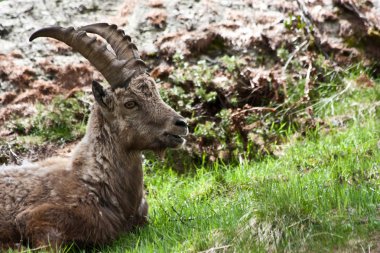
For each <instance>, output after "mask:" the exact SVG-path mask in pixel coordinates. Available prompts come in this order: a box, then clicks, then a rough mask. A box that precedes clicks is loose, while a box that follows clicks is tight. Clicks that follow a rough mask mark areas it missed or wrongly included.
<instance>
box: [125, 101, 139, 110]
mask: <svg viewBox="0 0 380 253" xmlns="http://www.w3.org/2000/svg"><path fill="white" fill-rule="evenodd" d="M136 105H137V104H136V102H135V101H129V102H126V103H125V104H124V106H125V108H127V109H132V108H133V107H135V106H136Z"/></svg>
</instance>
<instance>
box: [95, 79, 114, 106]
mask: <svg viewBox="0 0 380 253" xmlns="http://www.w3.org/2000/svg"><path fill="white" fill-rule="evenodd" d="M92 93H93V94H94V97H95V100H96V102H97V103H98V104H99V105H100V106H101V107H103V108H106V109H111V108H112V105H111V101H110V99H109V96H108V94H107V92H106V91H105V90H104V89H103V86H101V85H100V84H99V83H98V82H97V81H92Z"/></svg>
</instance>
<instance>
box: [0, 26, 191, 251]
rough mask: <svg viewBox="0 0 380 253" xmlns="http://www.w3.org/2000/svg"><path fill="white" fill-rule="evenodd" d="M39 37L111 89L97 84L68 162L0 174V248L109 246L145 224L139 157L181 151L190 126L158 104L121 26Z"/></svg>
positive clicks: (52, 30)
mask: <svg viewBox="0 0 380 253" xmlns="http://www.w3.org/2000/svg"><path fill="white" fill-rule="evenodd" d="M87 33H94V34H97V35H99V36H101V37H103V38H104V39H105V40H106V41H107V42H108V44H109V45H110V46H111V47H112V49H113V50H110V49H108V48H107V43H104V42H103V41H100V40H97V39H96V38H95V37H90V36H88V35H87ZM38 37H51V38H54V39H57V40H60V41H62V42H64V43H66V44H67V45H69V46H71V47H72V48H73V49H74V50H76V51H78V52H79V53H80V54H82V55H83V56H84V57H85V58H87V59H88V60H89V61H90V62H91V64H92V65H94V66H95V68H96V69H97V70H99V71H100V73H101V74H102V75H103V76H104V78H105V79H106V80H107V82H108V83H109V84H110V87H107V88H103V87H102V85H100V84H99V83H97V82H95V81H94V82H93V84H92V92H93V95H94V97H95V104H94V106H93V109H92V112H91V114H90V117H89V121H88V125H87V130H86V134H85V136H84V137H83V139H82V140H81V141H80V143H79V144H78V145H77V146H76V148H75V149H74V150H73V152H72V155H71V157H70V158H69V159H64V158H49V159H47V160H44V161H41V162H37V163H34V164H33V163H30V164H24V165H21V166H13V165H12V166H4V167H2V168H0V248H8V247H13V246H12V245H19V244H20V242H21V243H23V244H28V245H29V246H31V247H41V246H45V245H52V246H55V247H59V246H60V245H65V244H68V243H76V244H78V245H83V247H87V246H90V247H91V246H96V245H104V244H107V243H109V242H110V241H112V240H113V239H115V238H117V237H118V236H119V235H120V234H121V233H125V232H128V231H131V230H132V229H133V228H135V227H137V226H141V225H144V224H145V223H146V222H147V212H148V204H147V202H146V200H145V193H144V184H143V170H142V151H144V150H153V151H155V152H158V153H162V152H163V151H164V150H165V149H167V148H179V147H181V146H182V145H183V144H184V142H185V140H184V138H183V136H185V135H187V133H188V126H187V124H186V121H185V120H184V118H183V117H181V116H180V115H179V114H178V113H176V112H175V111H174V110H173V109H172V108H170V107H169V106H168V105H167V104H166V103H165V102H164V101H163V100H162V99H161V97H160V95H159V93H158V91H157V88H156V86H155V81H154V80H153V79H152V78H151V77H150V76H149V74H148V73H147V67H146V65H145V63H144V62H143V61H142V60H141V59H140V56H139V53H138V50H137V48H136V46H135V45H134V44H133V43H131V38H130V37H129V36H127V35H125V34H124V32H123V31H122V30H120V29H117V26H116V25H108V24H105V23H98V24H92V25H88V26H83V27H80V28H78V29H74V28H72V27H69V28H63V27H58V26H55V27H47V28H43V29H40V30H38V31H36V32H35V33H33V34H32V36H31V37H30V41H32V40H34V39H36V38H38Z"/></svg>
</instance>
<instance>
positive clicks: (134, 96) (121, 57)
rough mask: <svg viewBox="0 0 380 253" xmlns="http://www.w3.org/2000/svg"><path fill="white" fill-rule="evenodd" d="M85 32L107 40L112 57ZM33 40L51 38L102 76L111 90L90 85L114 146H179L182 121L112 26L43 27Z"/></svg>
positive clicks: (124, 37) (127, 41) (127, 40)
mask: <svg viewBox="0 0 380 253" xmlns="http://www.w3.org/2000/svg"><path fill="white" fill-rule="evenodd" d="M86 32H89V33H95V34H98V35H99V36H101V37H103V38H104V39H106V40H107V42H108V43H109V44H110V46H111V47H112V49H113V51H114V52H111V51H110V50H108V49H107V45H106V44H105V43H103V42H101V41H99V40H97V39H96V38H95V37H89V36H87V34H86ZM37 37H51V38H55V39H57V40H60V41H62V42H64V43H66V44H67V45H69V46H71V47H72V48H73V49H74V50H76V51H78V52H79V53H80V54H82V55H83V56H84V57H86V58H87V59H88V60H89V61H90V62H91V63H92V65H94V66H95V67H96V68H97V69H98V70H99V71H100V73H102V75H103V76H104V77H105V79H106V80H107V81H108V83H109V84H110V87H108V88H103V87H102V86H101V85H100V84H99V83H97V82H95V81H94V82H93V85H92V91H93V94H94V97H95V100H96V103H97V106H98V107H99V108H100V112H101V114H102V115H103V118H104V119H105V121H106V124H107V125H108V127H110V129H111V131H112V132H113V133H115V135H116V138H117V141H119V142H120V143H119V144H121V145H123V146H125V147H127V148H129V149H136V150H144V149H151V150H156V151H161V150H164V149H165V148H178V147H180V146H182V145H183V143H184V139H183V138H182V136H185V135H186V134H187V133H188V127H187V124H186V122H185V120H184V118H183V117H181V116H180V115H179V114H178V113H176V112H175V111H174V110H173V109H172V108H170V107H169V106H168V105H167V104H166V103H165V102H164V101H163V100H162V99H161V97H160V95H159V93H158V91H157V88H156V84H155V81H154V80H153V79H152V78H151V77H150V76H149V74H147V72H146V69H147V68H146V65H145V63H144V62H143V61H142V60H141V59H140V56H139V53H138V51H137V48H136V46H135V45H134V44H133V43H131V38H130V37H129V36H127V35H125V34H124V32H123V31H122V30H118V29H117V26H116V25H108V24H105V23H99V24H92V25H88V26H84V27H81V28H79V29H78V30H75V29H74V28H72V27H69V28H62V27H48V28H43V29H41V30H38V31H36V32H35V33H33V34H32V36H31V37H30V39H29V40H30V41H32V40H34V39H35V38H37Z"/></svg>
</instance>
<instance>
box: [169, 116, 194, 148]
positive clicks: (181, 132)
mask: <svg viewBox="0 0 380 253" xmlns="http://www.w3.org/2000/svg"><path fill="white" fill-rule="evenodd" d="M188 133H189V128H188V125H187V123H186V120H185V119H184V118H182V117H175V118H174V119H173V120H171V122H169V124H168V126H167V130H166V131H165V132H164V137H165V138H166V139H167V142H168V144H169V146H171V147H173V148H179V147H181V146H182V145H183V144H185V142H186V141H185V139H184V138H183V137H185V136H186V135H187V134H188Z"/></svg>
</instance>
